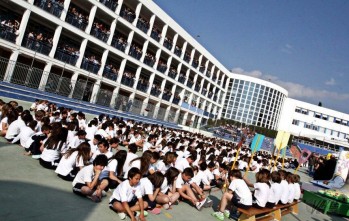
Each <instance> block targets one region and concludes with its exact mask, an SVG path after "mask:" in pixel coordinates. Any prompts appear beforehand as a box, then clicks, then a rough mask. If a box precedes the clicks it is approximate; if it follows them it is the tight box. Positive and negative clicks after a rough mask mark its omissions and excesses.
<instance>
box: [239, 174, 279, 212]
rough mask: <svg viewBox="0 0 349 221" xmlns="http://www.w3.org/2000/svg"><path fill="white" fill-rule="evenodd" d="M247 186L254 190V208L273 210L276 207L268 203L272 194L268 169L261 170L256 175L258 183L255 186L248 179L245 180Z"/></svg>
mask: <svg viewBox="0 0 349 221" xmlns="http://www.w3.org/2000/svg"><path fill="white" fill-rule="evenodd" d="M244 180H245V182H246V184H247V185H248V186H249V187H253V188H254V193H253V201H254V202H253V206H254V207H256V208H264V207H268V208H273V207H274V205H275V204H274V205H272V204H271V203H268V198H269V195H271V194H272V192H271V191H270V171H269V170H267V169H261V170H260V171H259V172H258V173H256V182H255V183H254V184H252V183H250V182H249V181H248V180H247V179H246V178H244Z"/></svg>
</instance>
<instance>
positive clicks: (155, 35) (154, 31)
mask: <svg viewBox="0 0 349 221" xmlns="http://www.w3.org/2000/svg"><path fill="white" fill-rule="evenodd" d="M151 37H152V38H154V39H155V40H157V41H159V40H160V39H161V32H160V30H159V29H158V28H157V27H153V29H152V31H151Z"/></svg>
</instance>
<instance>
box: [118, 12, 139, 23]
mask: <svg viewBox="0 0 349 221" xmlns="http://www.w3.org/2000/svg"><path fill="white" fill-rule="evenodd" d="M120 15H121V17H123V18H124V19H126V20H127V21H128V22H130V23H132V22H133V21H134V20H135V18H136V16H135V14H134V13H133V12H131V11H126V10H125V9H124V10H123V11H121V12H120Z"/></svg>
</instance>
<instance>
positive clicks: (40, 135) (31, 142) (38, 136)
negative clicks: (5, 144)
mask: <svg viewBox="0 0 349 221" xmlns="http://www.w3.org/2000/svg"><path fill="white" fill-rule="evenodd" d="M50 131H51V126H50V125H47V124H44V125H42V127H41V131H40V132H37V133H35V134H33V135H32V136H31V137H30V138H29V139H28V140H27V141H26V143H25V145H24V150H25V151H27V153H26V154H25V155H28V156H29V155H32V158H34V159H39V158H40V155H41V150H40V147H41V146H42V144H43V142H44V140H46V139H47V136H48V135H49V133H50Z"/></svg>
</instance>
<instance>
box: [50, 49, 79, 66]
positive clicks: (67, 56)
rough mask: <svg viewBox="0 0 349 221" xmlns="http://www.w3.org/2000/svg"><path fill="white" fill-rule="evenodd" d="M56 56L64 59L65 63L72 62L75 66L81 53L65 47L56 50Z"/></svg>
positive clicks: (61, 59)
mask: <svg viewBox="0 0 349 221" xmlns="http://www.w3.org/2000/svg"><path fill="white" fill-rule="evenodd" d="M55 58H56V59H58V60H60V61H63V62H64V63H67V64H71V65H73V66H75V64H76V61H77V60H78V58H79V53H78V52H71V51H68V50H65V49H64V48H63V49H62V48H58V49H57V50H56V54H55Z"/></svg>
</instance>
